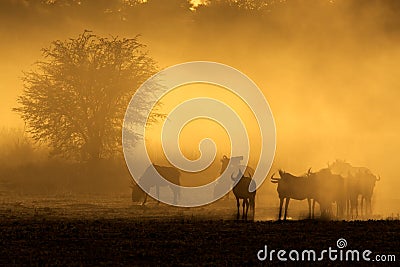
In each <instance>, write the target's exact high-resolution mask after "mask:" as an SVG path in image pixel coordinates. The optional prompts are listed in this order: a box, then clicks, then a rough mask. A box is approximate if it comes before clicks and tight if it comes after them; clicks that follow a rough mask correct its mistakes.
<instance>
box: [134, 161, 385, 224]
mask: <svg viewBox="0 0 400 267" xmlns="http://www.w3.org/2000/svg"><path fill="white" fill-rule="evenodd" d="M242 159H243V157H232V158H228V157H226V156H223V158H222V159H221V163H222V167H221V171H220V174H223V173H225V175H226V174H229V175H230V178H231V182H232V184H233V189H232V191H233V194H234V195H235V198H236V206H237V219H239V218H240V200H243V202H242V207H243V211H242V219H245V220H247V214H248V210H249V208H250V210H251V211H252V218H253V219H254V213H255V196H256V191H255V190H250V189H251V188H253V189H255V187H256V185H255V182H254V180H253V179H252V176H253V175H254V170H253V169H252V168H251V167H248V166H244V165H240V161H241V160H242ZM153 166H154V168H150V167H151V166H150V167H149V168H147V170H146V171H145V172H144V174H143V175H142V176H141V177H140V179H145V182H144V183H142V184H144V185H146V190H148V189H149V188H151V187H155V188H156V192H157V194H158V192H159V188H160V187H163V186H168V183H165V184H156V183H155V182H154V179H152V176H153V175H152V173H151V172H152V171H154V169H155V170H157V172H159V173H160V174H161V175H162V176H163V177H164V178H166V179H167V180H169V181H171V182H172V183H174V184H177V185H180V172H179V170H177V169H176V168H174V167H163V166H158V165H153ZM379 180H380V177H379V176H376V175H374V174H373V173H372V172H371V171H370V170H369V169H367V168H365V167H353V166H352V165H350V164H349V163H347V162H345V161H340V160H336V161H335V162H334V163H332V164H328V167H327V168H324V169H321V170H319V171H317V172H312V171H311V169H309V170H308V171H307V172H306V173H305V174H304V175H301V176H295V175H293V174H291V173H289V172H285V171H283V170H279V177H277V176H275V173H274V174H272V176H271V182H272V183H274V184H277V192H278V195H279V200H280V202H279V215H278V219H279V220H280V219H281V217H282V208H283V204H285V205H284V215H283V218H284V219H285V220H286V218H287V210H288V207H289V203H290V200H291V199H294V200H307V202H308V217H309V218H311V219H313V218H314V210H315V204H316V203H318V206H319V208H320V214H321V218H334V217H335V218H340V219H354V218H359V216H360V215H361V217H363V216H370V215H371V214H372V209H371V199H372V195H373V191H374V187H375V183H376V181H379ZM142 181H143V180H142ZM225 182H226V179H225ZM249 188H250V189H249ZM171 189H172V188H171ZM218 190H219V186H218V184H217V186H216V188H215V192H218ZM139 191H140V190H138V188H137V187H136V186H133V187H132V200H133V201H135V200H136V201H137V200H138V196H139V195H140V193H139ZM215 192H214V193H215ZM141 194H142V195H143V194H144V200H143V202H142V204H145V202H146V199H147V194H145V193H143V192H142V193H141ZM173 195H174V203H177V200H178V197H179V192H177V191H176V190H173ZM364 203H365V207H364ZM333 207H336V208H335V209H333Z"/></svg>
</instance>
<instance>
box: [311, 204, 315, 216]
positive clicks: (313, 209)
mask: <svg viewBox="0 0 400 267" xmlns="http://www.w3.org/2000/svg"><path fill="white" fill-rule="evenodd" d="M314 212H315V199H313V200H312V207H311V219H314Z"/></svg>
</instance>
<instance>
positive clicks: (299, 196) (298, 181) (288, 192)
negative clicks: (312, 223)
mask: <svg viewBox="0 0 400 267" xmlns="http://www.w3.org/2000/svg"><path fill="white" fill-rule="evenodd" d="M279 175H280V178H275V177H274V174H272V176H271V182H272V183H277V184H278V187H277V191H278V195H279V200H280V202H279V217H278V219H279V220H280V219H281V215H282V206H283V202H284V201H285V214H284V220H286V216H287V210H288V207H289V202H290V199H291V198H292V199H296V200H304V199H307V202H308V214H309V218H312V217H313V216H314V205H313V207H311V199H312V192H313V184H312V180H311V179H309V177H307V176H300V177H298V176H294V175H292V174H290V173H287V172H284V171H283V170H279Z"/></svg>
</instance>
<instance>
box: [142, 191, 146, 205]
mask: <svg viewBox="0 0 400 267" xmlns="http://www.w3.org/2000/svg"><path fill="white" fill-rule="evenodd" d="M146 200H147V193H146V192H145V193H144V200H143V202H142V206H143V205H144V204H146Z"/></svg>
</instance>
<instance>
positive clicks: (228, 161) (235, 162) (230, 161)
mask: <svg viewBox="0 0 400 267" xmlns="http://www.w3.org/2000/svg"><path fill="white" fill-rule="evenodd" d="M241 160H243V156H237V157H231V158H228V157H227V156H226V155H224V156H223V157H222V159H221V163H222V166H221V171H220V174H222V173H223V172H224V171H225V170H226V169H227V168H229V167H234V168H238V167H239V165H240V161H241Z"/></svg>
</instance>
